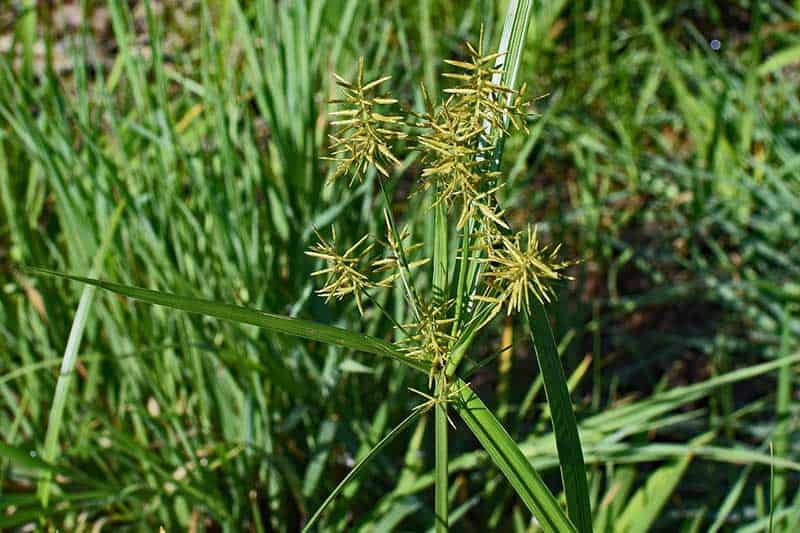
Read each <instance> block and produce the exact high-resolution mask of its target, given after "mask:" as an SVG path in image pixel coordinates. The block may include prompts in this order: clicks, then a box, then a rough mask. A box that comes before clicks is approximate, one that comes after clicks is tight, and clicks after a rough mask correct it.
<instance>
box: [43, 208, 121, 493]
mask: <svg viewBox="0 0 800 533" xmlns="http://www.w3.org/2000/svg"><path fill="white" fill-rule="evenodd" d="M124 209H125V202H124V201H123V202H121V203H120V204H119V205H118V206H117V209H116V210H115V211H114V213H113V214H112V215H111V219H110V220H109V222H108V226H107V229H106V233H105V235H104V236H103V241H102V243H100V247H99V248H98V250H97V254H96V255H95V258H94V263H93V265H92V269H91V270H90V272H89V276H94V275H96V274H97V273H98V272H99V271H100V267H101V265H102V263H103V261H104V260H105V257H106V254H107V253H108V249H109V246H110V245H111V240H112V237H113V236H114V234H115V233H116V229H117V225H118V224H119V220H120V217H121V216H122V211H123V210H124ZM94 291H95V288H94V287H91V286H89V287H86V288H84V289H83V292H82V293H81V299H80V302H79V303H78V310H77V311H76V312H75V319H74V320H73V321H72V327H71V328H70V332H69V337H68V339H67V346H66V348H65V349H64V358H63V359H62V361H61V372H60V373H59V376H58V382H57V383H56V391H55V394H54V395H53V403H52V405H51V407H50V415H49V417H48V421H47V433H46V435H45V439H44V451H43V453H42V458H43V459H44V460H45V461H47V462H53V460H54V459H55V458H56V453H57V451H58V433H59V430H60V429H61V422H62V420H63V416H64V406H65V405H66V402H67V392H69V384H70V381H71V378H72V372H73V370H74V369H75V363H76V362H77V360H78V348H80V345H81V339H82V338H83V331H84V329H85V328H86V322H87V320H88V318H89V310H90V309H91V306H92V300H93V298H94ZM49 492H50V480H49V475H48V474H45V477H44V479H43V480H42V482H41V483H40V484H39V487H38V493H39V498H40V499H41V502H42V506H43V507H47V497H48V495H49Z"/></svg>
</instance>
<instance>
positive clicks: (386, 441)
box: [303, 410, 420, 531]
mask: <svg viewBox="0 0 800 533" xmlns="http://www.w3.org/2000/svg"><path fill="white" fill-rule="evenodd" d="M419 414H420V411H418V410H415V411H413V412H412V413H411V414H410V415H408V416H407V417H406V418H405V419H404V420H403V421H402V422H400V423H399V424H398V425H397V426H396V427H395V428H394V429H393V430H391V431H390V432H389V433H387V434H386V436H384V437H383V438H382V439H381V440H380V441H378V443H377V444H376V445H375V446H373V448H372V449H371V450H370V451H369V452H367V454H366V455H365V456H364V457H363V458H362V459H361V460H360V461H359V462H358V463H356V465H355V466H354V467H353V468H352V470H350V472H348V473H347V475H346V476H345V477H344V479H342V480H341V481H340V482H339V484H338V485H336V488H335V489H333V490H332V491H331V493H330V494H328V497H327V498H325V501H324V502H322V505H320V506H319V508H318V509H317V510H316V511H314V514H313V515H311V518H309V519H308V523H306V525H305V526H304V527H303V531H311V528H312V527H313V526H314V524H316V522H317V520H319V517H320V516H322V513H323V512H324V511H325V509H326V508H327V507H328V505H330V504H331V502H333V500H334V499H336V496H338V495H339V493H340V492H342V490H343V489H344V488H345V486H346V485H347V483H348V482H349V481H350V480H351V479H353V478H354V477H356V476H357V475H358V474H359V472H361V469H362V468H364V466H366V465H367V463H369V462H370V461H371V460H372V458H373V457H375V456H376V455H377V454H378V452H380V451H381V450H382V449H383V448H384V446H386V445H387V444H389V443H390V442H392V441H393V440H394V438H395V437H397V436H398V435H399V434H400V433H402V432H403V430H405V429H406V428H407V427H408V426H409V424H411V422H413V421H414V419H415V418H416V417H417V416H419Z"/></svg>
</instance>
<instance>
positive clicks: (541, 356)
mask: <svg viewBox="0 0 800 533" xmlns="http://www.w3.org/2000/svg"><path fill="white" fill-rule="evenodd" d="M531 307H532V309H531V314H530V316H529V322H530V327H531V337H532V338H533V347H534V350H535V352H536V360H537V361H538V362H539V369H540V371H541V375H542V379H543V380H544V390H545V394H546V395H547V403H548V405H549V407H550V413H551V419H552V421H553V432H554V433H555V437H556V448H557V449H558V461H559V464H560V466H561V478H562V480H563V482H564V493H565V494H566V496H567V509H568V511H569V516H570V518H571V519H572V521H573V522H574V523H575V526H576V527H577V529H578V531H580V532H581V533H584V532H589V531H591V530H592V512H591V508H590V506H589V487H588V485H587V483H586V466H585V465H584V462H583V450H582V449H581V440H580V435H578V424H577V422H576V421H575V413H574V412H573V409H572V400H571V399H570V395H569V388H568V387H567V380H566V377H565V376H564V369H563V368H562V367H561V360H560V359H559V357H558V349H557V347H556V342H555V339H554V338H553V332H552V330H551V329H550V322H549V319H548V317H547V313H546V312H545V309H544V306H543V305H542V304H541V302H539V301H538V300H536V299H534V300H533V303H532V306H531Z"/></svg>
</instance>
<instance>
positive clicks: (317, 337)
mask: <svg viewBox="0 0 800 533" xmlns="http://www.w3.org/2000/svg"><path fill="white" fill-rule="evenodd" d="M28 271H29V272H31V273H33V274H41V275H44V276H54V277H58V278H64V279H69V280H72V281H79V282H81V283H87V284H89V285H94V286H95V287H100V288H102V289H106V290H108V291H111V292H115V293H117V294H122V295H123V296H127V297H129V298H133V299H134V300H140V301H142V302H147V303H150V304H155V305H163V306H164V307H170V308H172V309H179V310H181V311H186V312H188V313H197V314H201V315H206V316H213V317H215V318H220V319H222V320H230V321H232V322H238V323H241V324H250V325H253V326H258V327H260V328H264V329H266V330H269V331H273V332H275V333H282V334H284V335H289V336H292V337H300V338H303V339H309V340H314V341H319V342H324V343H327V344H334V345H336V346H342V347H344V348H350V349H353V350H358V351H361V352H365V353H371V354H375V355H382V356H385V357H391V358H393V359H397V360H398V361H402V362H403V363H405V364H407V365H408V366H410V367H412V368H415V369H417V370H420V371H422V372H427V371H428V368H427V366H426V365H425V363H423V362H422V361H420V360H417V359H413V358H411V357H408V356H407V355H405V354H404V353H402V352H401V351H399V350H397V349H396V348H395V347H394V346H392V345H391V344H389V343H388V342H386V341H384V340H381V339H378V338H376V337H370V336H369V335H364V334H362V333H355V332H352V331H348V330H346V329H342V328H337V327H333V326H326V325H324V324H318V323H316V322H312V321H310V320H302V319H299V318H289V317H285V316H280V315H274V314H271V313H265V312H263V311H257V310H255V309H248V308H247V307H241V306H238V305H231V304H225V303H220V302H214V301H211V300H202V299H199V298H191V297H187V296H178V295H177V294H170V293H167V292H159V291H152V290H149V289H142V288H139V287H131V286H128V285H120V284H117V283H111V282H107V281H101V280H97V279H91V278H84V277H81V276H73V275H70V274H63V273H60V272H55V271H52V270H46V269H43V268H29V269H28Z"/></svg>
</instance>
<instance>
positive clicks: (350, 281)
mask: <svg viewBox="0 0 800 533" xmlns="http://www.w3.org/2000/svg"><path fill="white" fill-rule="evenodd" d="M315 233H316V235H317V239H318V240H319V242H318V243H317V244H315V245H314V246H312V247H311V248H310V249H309V250H308V251H307V252H306V255H309V256H311V257H316V258H319V259H323V260H324V261H325V262H326V263H327V264H328V266H327V267H326V268H323V269H321V270H317V271H316V272H312V273H311V275H312V276H321V275H324V274H327V276H328V278H327V280H326V281H325V286H324V287H322V288H321V289H319V290H317V294H318V295H320V296H322V297H324V298H325V302H330V301H331V300H332V299H334V298H336V299H337V300H341V299H343V298H344V297H345V296H347V295H352V296H353V298H355V300H356V306H357V307H358V311H359V313H361V314H362V315H363V314H364V307H363V304H362V300H361V296H362V292H363V291H365V290H367V289H371V288H374V287H378V286H384V285H383V283H382V282H381V283H375V282H373V281H371V280H370V279H369V278H368V277H367V276H366V274H364V273H363V272H364V271H366V270H367V268H368V266H369V259H368V257H367V256H368V255H369V253H370V252H371V251H372V248H373V246H374V244H373V243H369V244H367V239H368V238H369V235H364V236H363V237H361V238H360V239H359V240H358V241H356V243H355V244H353V245H352V246H351V247H350V248H348V249H347V250H346V251H345V252H344V253H343V254H340V253H339V252H338V251H337V250H336V245H335V244H336V230H335V229H334V230H333V231H332V233H333V234H332V237H331V241H330V242H329V241H327V240H325V238H324V237H322V235H320V234H319V232H317V231H315Z"/></svg>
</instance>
